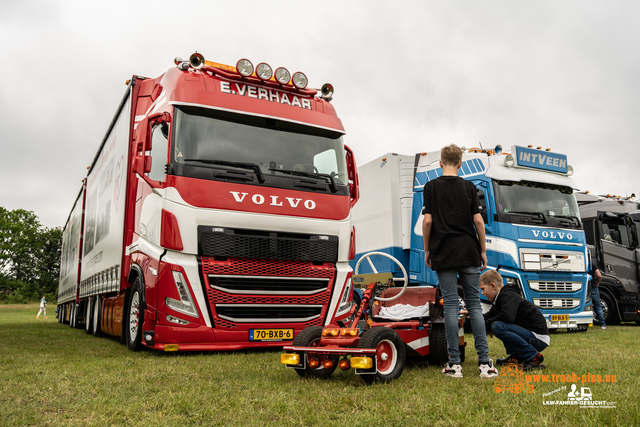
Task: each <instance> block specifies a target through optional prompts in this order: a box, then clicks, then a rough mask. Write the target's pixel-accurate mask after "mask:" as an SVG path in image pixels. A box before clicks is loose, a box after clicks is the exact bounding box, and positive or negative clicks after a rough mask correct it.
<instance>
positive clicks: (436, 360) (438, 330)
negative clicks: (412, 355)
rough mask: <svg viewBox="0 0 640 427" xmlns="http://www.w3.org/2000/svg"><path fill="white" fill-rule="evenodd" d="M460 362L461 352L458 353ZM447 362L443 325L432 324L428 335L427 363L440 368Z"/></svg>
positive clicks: (447, 354) (445, 336)
mask: <svg viewBox="0 0 640 427" xmlns="http://www.w3.org/2000/svg"><path fill="white" fill-rule="evenodd" d="M460 360H461V361H462V352H461V353H460ZM448 361H449V351H448V346H447V333H446V332H445V329H444V323H433V324H432V325H431V333H430V334H429V363H431V364H432V365H436V366H441V365H444V364H445V363H447V362H448Z"/></svg>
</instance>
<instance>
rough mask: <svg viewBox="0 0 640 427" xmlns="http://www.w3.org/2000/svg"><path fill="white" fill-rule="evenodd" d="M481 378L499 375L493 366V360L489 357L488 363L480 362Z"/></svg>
mask: <svg viewBox="0 0 640 427" xmlns="http://www.w3.org/2000/svg"><path fill="white" fill-rule="evenodd" d="M478 368H479V369H480V378H489V379H491V378H495V377H497V376H498V370H497V369H496V368H495V367H494V366H493V360H491V359H489V362H488V363H480V365H479V366H478Z"/></svg>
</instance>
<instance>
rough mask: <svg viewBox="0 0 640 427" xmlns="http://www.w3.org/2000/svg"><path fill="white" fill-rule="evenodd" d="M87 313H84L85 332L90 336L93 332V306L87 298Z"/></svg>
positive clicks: (85, 303)
mask: <svg viewBox="0 0 640 427" xmlns="http://www.w3.org/2000/svg"><path fill="white" fill-rule="evenodd" d="M84 305H85V307H86V308H85V311H84V332H85V333H86V334H87V335H88V334H90V333H91V332H92V329H91V307H92V306H93V305H92V303H91V298H87V299H86V301H85V302H84Z"/></svg>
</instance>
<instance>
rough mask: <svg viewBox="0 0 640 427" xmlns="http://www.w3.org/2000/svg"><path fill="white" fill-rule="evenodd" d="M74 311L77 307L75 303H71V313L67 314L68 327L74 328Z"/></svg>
mask: <svg viewBox="0 0 640 427" xmlns="http://www.w3.org/2000/svg"><path fill="white" fill-rule="evenodd" d="M76 310H77V306H76V303H75V302H72V303H71V313H70V314H69V326H71V327H72V328H74V329H75V328H76Z"/></svg>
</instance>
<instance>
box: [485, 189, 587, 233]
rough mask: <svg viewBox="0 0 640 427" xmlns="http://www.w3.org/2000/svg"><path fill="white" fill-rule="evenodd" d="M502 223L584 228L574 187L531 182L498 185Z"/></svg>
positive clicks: (496, 190) (497, 208)
mask: <svg viewBox="0 0 640 427" xmlns="http://www.w3.org/2000/svg"><path fill="white" fill-rule="evenodd" d="M494 190H495V194H496V205H497V206H496V210H497V212H498V221H500V222H509V223H519V224H545V225H548V226H551V227H562V228H582V223H581V221H580V213H579V211H578V203H577V202H576V197H575V195H574V194H573V189H572V188H571V187H565V186H561V185H553V184H544V183H540V182H531V181H519V182H516V181H494Z"/></svg>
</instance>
